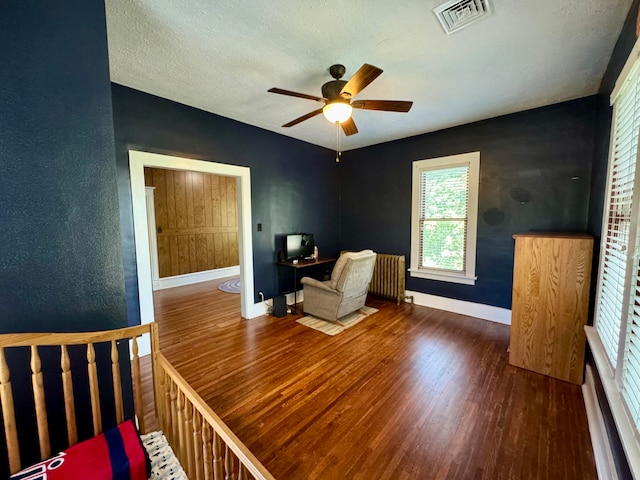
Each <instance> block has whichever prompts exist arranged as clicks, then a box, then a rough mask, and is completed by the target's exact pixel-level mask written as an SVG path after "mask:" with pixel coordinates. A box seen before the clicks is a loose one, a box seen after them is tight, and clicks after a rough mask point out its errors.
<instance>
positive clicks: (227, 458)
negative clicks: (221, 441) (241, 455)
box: [224, 444, 236, 480]
mask: <svg viewBox="0 0 640 480" xmlns="http://www.w3.org/2000/svg"><path fill="white" fill-rule="evenodd" d="M233 463H234V462H233V453H231V450H230V449H229V445H226V444H225V448H224V480H235V478H236V475H235V473H234V472H233Z"/></svg>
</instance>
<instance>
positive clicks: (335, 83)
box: [268, 63, 413, 135]
mask: <svg viewBox="0 0 640 480" xmlns="http://www.w3.org/2000/svg"><path fill="white" fill-rule="evenodd" d="M345 70H346V69H345V67H344V65H340V64H337V65H332V66H331V67H330V68H329V73H330V74H331V76H332V77H333V78H334V80H331V81H329V82H327V83H325V84H324V85H322V97H316V96H314V95H307V94H306V93H298V92H292V91H291V90H283V89H282V88H271V89H269V90H268V91H269V92H271V93H279V94H280V95H288V96H290V97H298V98H305V99H307V100H314V101H316V102H321V103H324V104H325V105H324V107H322V108H319V109H317V110H314V111H313V112H309V113H307V114H306V115H303V116H301V117H298V118H296V119H295V120H292V121H290V122H289V123H285V124H284V125H282V126H283V127H293V126H294V125H297V124H298V123H300V122H304V121H305V120H308V119H310V118H312V117H315V116H316V115H319V114H321V113H323V114H324V116H325V117H326V118H327V120H329V121H330V122H332V123H339V124H340V126H341V127H342V130H343V131H344V133H345V135H354V134H356V133H358V129H357V128H356V124H355V123H354V121H353V118H351V111H352V108H359V109H362V110H382V111H385V112H408V111H409V110H410V109H411V106H412V105H413V102H406V101H401V100H353V101H352V100H351V99H352V98H353V97H355V96H356V95H357V94H358V93H360V92H361V91H362V90H364V88H365V87H367V85H369V84H370V83H371V82H373V81H374V80H375V79H376V78H378V76H379V75H380V74H381V73H382V70H381V69H380V68H378V67H374V66H373V65H369V64H368V63H365V64H364V65H362V67H360V69H359V70H358V71H357V72H356V73H355V75H354V76H353V77H351V79H350V80H349V81H348V82H347V81H346V80H340V79H341V78H342V77H343V75H344V72H345Z"/></svg>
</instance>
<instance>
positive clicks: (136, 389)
mask: <svg viewBox="0 0 640 480" xmlns="http://www.w3.org/2000/svg"><path fill="white" fill-rule="evenodd" d="M131 341H132V344H133V347H132V350H133V360H132V362H133V406H134V410H135V412H136V417H138V425H139V426H140V431H141V432H142V433H147V430H146V429H145V425H144V410H143V409H142V376H141V375H140V357H139V356H138V338H137V337H133V338H132V339H131Z"/></svg>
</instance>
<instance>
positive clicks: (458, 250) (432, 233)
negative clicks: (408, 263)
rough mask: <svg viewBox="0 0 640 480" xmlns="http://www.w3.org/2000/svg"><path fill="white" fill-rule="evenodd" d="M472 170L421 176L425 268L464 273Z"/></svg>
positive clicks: (423, 258) (450, 170) (431, 173)
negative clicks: (469, 183) (468, 192)
mask: <svg viewBox="0 0 640 480" xmlns="http://www.w3.org/2000/svg"><path fill="white" fill-rule="evenodd" d="M468 173H469V167H467V166H464V167H455V168H444V169H438V170H427V171H424V172H422V178H421V191H422V201H423V203H422V206H421V207H422V212H421V215H420V216H421V217H422V225H421V227H422V245H421V247H422V264H421V266H422V267H423V268H437V269H444V270H454V271H458V272H462V271H464V268H465V240H466V233H467V232H466V226H467V219H466V216H467V189H468V183H467V182H468Z"/></svg>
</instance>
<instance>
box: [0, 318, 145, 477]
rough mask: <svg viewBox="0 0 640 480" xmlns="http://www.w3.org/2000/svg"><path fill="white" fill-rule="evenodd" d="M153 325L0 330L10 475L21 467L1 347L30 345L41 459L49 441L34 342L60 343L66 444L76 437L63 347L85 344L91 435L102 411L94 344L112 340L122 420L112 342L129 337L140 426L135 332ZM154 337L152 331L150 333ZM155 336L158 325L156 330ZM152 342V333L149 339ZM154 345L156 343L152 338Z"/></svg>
mask: <svg viewBox="0 0 640 480" xmlns="http://www.w3.org/2000/svg"><path fill="white" fill-rule="evenodd" d="M152 325H153V326H155V325H154V324H147V325H140V326H136V327H129V328H122V329H118V330H106V331H98V332H82V333H8V334H1V335H0V403H1V406H2V416H3V421H4V432H5V438H6V443H7V454H8V459H9V469H10V472H11V474H13V473H15V472H17V471H19V470H20V468H21V460H20V448H19V444H18V435H17V425H16V417H15V408H14V407H15V405H14V398H13V391H12V387H11V373H10V371H9V367H8V364H7V361H6V356H5V350H6V349H7V348H12V347H29V348H30V350H31V359H30V366H31V372H32V374H31V380H32V382H31V383H32V388H33V396H34V402H35V410H36V411H35V413H36V424H37V429H38V440H39V444H40V456H41V459H42V460H45V459H46V458H48V457H50V456H51V447H50V442H49V428H48V421H47V409H46V402H45V390H44V380H43V372H42V370H41V360H40V354H39V351H38V347H44V346H57V347H59V348H60V375H61V378H62V390H63V396H64V403H65V416H66V425H67V436H68V443H69V446H72V445H75V444H76V443H77V442H78V436H77V429H76V414H75V399H74V395H73V383H72V373H71V362H70V359H69V353H68V350H67V346H69V345H86V346H87V354H86V358H87V372H88V379H89V395H90V399H91V413H92V420H93V431H94V435H98V434H99V433H101V432H102V415H101V412H100V392H99V387H98V371H97V366H96V355H95V348H94V345H95V344H97V343H107V342H110V343H111V350H110V354H111V371H112V379H113V389H114V400H115V406H114V408H115V414H116V420H117V422H118V423H121V422H122V421H123V420H124V407H123V398H122V379H121V378H120V358H119V353H118V349H117V342H119V341H123V340H127V341H128V340H131V341H132V342H133V349H132V350H133V360H132V372H131V375H132V384H133V389H134V410H135V414H136V416H137V417H138V421H139V426H140V430H141V431H142V432H144V431H145V429H144V415H143V411H142V401H141V399H142V379H141V375H140V360H139V358H138V342H137V337H140V336H141V335H144V334H149V333H151V332H152V328H153V327H152ZM152 337H153V335H152ZM155 339H156V340H157V329H156V331H155ZM152 343H154V338H152ZM156 345H157V343H156Z"/></svg>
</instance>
